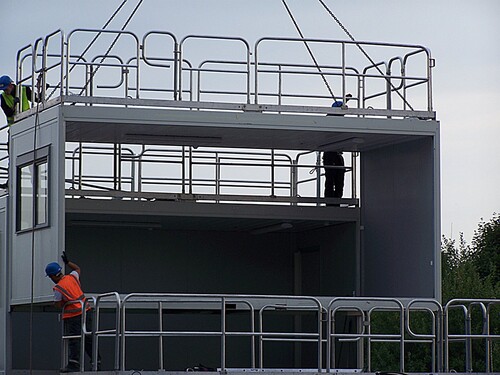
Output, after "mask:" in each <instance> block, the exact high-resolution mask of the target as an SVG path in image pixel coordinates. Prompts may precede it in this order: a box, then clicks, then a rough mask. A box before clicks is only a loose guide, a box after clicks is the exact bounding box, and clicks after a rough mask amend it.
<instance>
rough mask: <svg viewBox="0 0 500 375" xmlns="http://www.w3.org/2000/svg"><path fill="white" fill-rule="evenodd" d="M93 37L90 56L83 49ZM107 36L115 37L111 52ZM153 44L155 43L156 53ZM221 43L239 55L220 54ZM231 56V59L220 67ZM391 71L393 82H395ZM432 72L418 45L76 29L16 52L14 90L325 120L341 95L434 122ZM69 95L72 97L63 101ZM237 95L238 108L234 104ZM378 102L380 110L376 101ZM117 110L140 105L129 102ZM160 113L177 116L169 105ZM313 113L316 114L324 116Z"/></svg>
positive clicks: (358, 104)
mask: <svg viewBox="0 0 500 375" xmlns="http://www.w3.org/2000/svg"><path fill="white" fill-rule="evenodd" d="M91 37H94V40H93V41H92V48H86V49H84V48H82V45H83V46H84V45H85V43H86V41H87V39H88V38H91ZM106 37H114V38H115V40H114V41H113V43H111V46H110V45H109V43H107V42H106ZM155 39H161V41H162V42H163V43H162V44H160V47H158V44H155V43H154V42H155ZM165 39H166V42H165ZM54 40H57V44H55V42H54ZM95 41H97V43H94V42H95ZM304 43H308V44H311V45H314V46H315V49H317V50H318V55H319V56H323V55H327V56H329V57H328V64H325V63H321V61H318V66H316V65H314V66H313V65H312V64H311V63H310V61H308V59H309V57H305V55H301V53H303V52H304V51H303V50H302V49H303V44H304ZM115 44H116V46H115ZM228 44H232V45H237V44H239V45H241V46H242V48H241V49H238V48H233V47H234V46H232V47H231V48H228ZM193 45H195V46H196V47H197V48H194V47H192V46H193ZM199 45H201V47H200V48H198V46H199ZM358 46H361V47H363V48H364V49H365V50H366V49H369V50H371V51H370V52H372V53H373V55H374V56H376V57H375V58H376V60H377V61H379V62H378V63H376V64H372V63H367V61H366V58H365V57H360V56H358V55H357V51H358V48H357V47H358ZM89 47H90V45H89ZM113 48H114V49H115V50H119V51H120V53H119V54H117V53H116V51H114V50H113ZM56 49H57V50H56ZM81 50H84V51H83V52H80V51H81ZM200 51H201V52H200ZM277 51H279V53H276V52H277ZM230 54H232V55H233V56H234V57H233V58H228V57H227V56H228V55H230ZM283 56H293V57H289V58H285V57H283ZM304 60H305V61H304ZM347 61H349V65H347ZM208 65H212V66H215V67H208ZM396 66H397V67H399V70H400V73H397V74H394V71H395V70H398V69H396ZM433 66H434V60H433V59H432V57H431V54H430V51H429V50H428V49H427V48H425V47H423V46H419V45H406V44H395V43H377V42H352V41H345V40H328V39H301V38H283V37H264V38H261V39H259V40H258V41H257V42H256V43H255V44H254V46H253V47H251V45H250V43H249V42H248V41H246V40H245V39H244V38H241V37H226V36H207V35H188V36H186V37H184V38H183V39H182V40H181V41H180V42H178V39H177V37H176V36H175V35H174V34H173V33H171V32H168V31H150V32H148V33H146V34H145V35H144V36H143V37H142V38H139V37H138V36H137V35H135V34H134V33H132V32H129V31H117V30H99V29H76V30H73V31H71V32H70V33H68V34H67V35H66V34H65V33H64V32H63V31H61V30H57V31H55V32H53V33H51V34H49V35H47V36H46V37H44V38H39V39H37V40H36V41H35V42H33V43H32V44H28V45H26V46H24V47H23V48H21V49H20V50H19V51H18V54H17V77H16V82H17V83H18V84H24V85H30V86H31V87H32V89H33V92H37V93H40V98H39V101H40V103H45V101H47V100H49V99H50V98H51V97H52V96H53V95H54V94H56V96H57V93H58V95H59V96H60V97H61V98H62V99H63V101H65V102H66V101H67V102H68V103H71V102H72V100H73V101H77V100H78V98H79V97H82V96H90V97H92V96H100V95H101V96H105V97H113V98H123V99H127V98H128V99H131V93H133V97H134V98H135V99H145V98H149V99H156V97H155V95H157V94H165V93H168V94H169V95H171V96H170V97H171V98H172V99H173V101H181V100H183V99H184V96H185V95H184V94H185V93H187V94H189V95H188V100H189V101H190V103H191V104H190V105H191V107H192V108H196V109H200V108H202V107H200V106H199V104H197V103H200V102H202V101H203V100H204V98H203V95H204V94H213V95H217V96H219V97H220V98H221V99H220V101H222V102H224V103H228V104H234V103H244V104H245V105H249V106H250V107H248V109H249V110H260V111H275V112H282V111H284V112H286V111H287V109H288V110H289V111H292V112H304V113H329V112H328V111H332V110H331V108H330V105H331V101H332V100H333V99H337V100H340V99H343V100H344V102H345V99H346V95H347V93H354V95H353V98H352V102H351V103H355V105H354V107H353V111H351V112H352V115H357V116H366V115H373V116H385V117H394V116H397V117H407V116H410V117H411V116H413V117H419V118H434V117H435V116H434V114H433V113H432V111H433V107H432V70H431V68H432V67H433ZM78 68H80V69H78ZM100 69H108V70H109V69H112V70H114V71H117V72H118V77H119V78H118V80H117V81H116V82H114V83H113V84H110V83H109V78H106V77H107V75H106V74H101V73H98V71H99V70H100ZM163 71H164V72H166V73H162V72H163ZM82 73H83V74H82ZM214 73H216V74H220V75H222V76H221V79H213V80H208V79H203V80H202V76H203V77H205V76H207V74H214ZM155 77H162V78H161V79H156V80H155V86H156V87H151V86H149V85H148V84H147V83H143V81H144V82H146V81H147V80H148V79H149V80H153V79H154V78H155ZM241 77H243V79H241ZM319 78H324V79H325V80H327V81H328V82H329V85H330V86H332V87H334V88H335V90H334V92H335V94H334V95H335V97H334V98H332V97H331V96H332V95H331V94H327V93H325V88H324V82H322V80H321V79H319ZM46 83H50V88H51V89H52V92H51V93H50V94H49V95H46V93H45V91H46V89H47V88H46ZM380 85H383V86H385V88H384V89H382V90H380V89H379V87H380ZM228 86H230V87H231V88H227V87H228ZM224 87H226V88H224ZM419 87H423V88H425V94H424V95H420V94H419V95H413V96H412V95H411V92H414V89H415V88H419ZM75 89H77V90H78V91H79V92H78V93H76V94H78V95H75V96H74V98H73V99H71V98H69V97H68V96H70V95H71V94H74V93H73V92H72V91H71V90H75ZM98 90H104V91H98ZM141 92H144V93H145V94H147V96H144V95H143V94H141ZM213 95H212V97H213ZM238 96H239V97H242V98H244V99H243V100H238V99H236V102H235V97H238ZM266 98H268V99H269V98H272V100H271V103H272V104H273V105H276V106H277V107H273V105H269V104H266V103H265V102H266ZM381 98H382V99H384V98H385V101H382V102H380V101H378V100H377V99H381ZM395 98H396V99H398V100H399V102H398V103H396V102H395ZM284 99H286V102H287V103H286V104H285V100H284ZM410 99H411V100H410ZM193 100H196V101H195V102H193ZM311 101H313V105H312V106H311ZM399 103H400V104H399ZM35 104H36V101H35V100H34V99H33V103H32V105H35ZM91 104H92V103H90V105H91ZM122 105H126V106H129V105H141V104H134V102H133V101H130V100H129V101H124V102H123V104H122ZM164 105H166V106H168V105H170V106H173V107H175V103H168V102H165V103H164ZM252 105H253V106H255V105H256V106H257V107H252ZM297 106H298V108H294V107H297ZM308 106H310V107H313V108H311V109H307V107H308ZM282 107H285V108H282ZM318 107H324V109H323V112H322V110H321V109H320V108H318ZM235 108H239V110H241V109H242V108H243V109H244V108H247V107H235ZM395 108H398V109H397V110H394V109H395ZM354 109H358V111H354ZM368 109H373V110H386V111H388V112H380V111H379V112H377V111H371V112H370V111H368ZM413 112H414V113H413Z"/></svg>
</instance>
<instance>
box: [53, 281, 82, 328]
mask: <svg viewBox="0 0 500 375" xmlns="http://www.w3.org/2000/svg"><path fill="white" fill-rule="evenodd" d="M53 289H54V290H55V291H56V290H57V291H58V292H59V293H61V294H62V296H63V301H65V302H68V301H86V298H85V294H83V291H82V288H81V286H80V281H79V280H78V279H77V278H76V277H75V276H73V275H71V274H69V275H65V276H63V277H62V279H61V280H59V282H58V283H57V284H56V286H54V288H53ZM85 306H86V307H85V310H86V311H88V310H90V306H89V304H88V302H85ZM81 314H82V305H81V304H80V303H68V304H67V305H66V306H65V307H64V311H63V315H62V318H63V319H68V318H72V317H74V316H79V315H81Z"/></svg>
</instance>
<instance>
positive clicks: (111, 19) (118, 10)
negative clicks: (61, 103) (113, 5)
mask: <svg viewBox="0 0 500 375" xmlns="http://www.w3.org/2000/svg"><path fill="white" fill-rule="evenodd" d="M127 1H128V0H123V2H122V3H121V4H120V6H119V7H118V8H117V9H116V10H115V11H114V13H113V14H112V15H111V17H110V18H109V19H108V20H107V21H106V23H105V24H104V25H103V26H102V28H101V29H102V30H106V27H108V25H109V24H110V23H111V21H113V19H114V18H115V17H116V15H117V14H118V12H120V10H121V9H122V8H123V6H124V5H125V3H126V2H127ZM101 34H102V31H101V32H99V33H97V35H96V36H94V38H93V39H92V40H91V41H90V43H89V44H88V45H87V47H86V48H85V49H84V50H83V52H82V54H81V55H80V56H78V58H77V59H76V62H78V61H80V60H82V59H83V57H84V56H85V54H86V53H87V52H88V51H89V49H90V48H91V47H92V46H93V44H94V43H95V41H96V40H97V38H99V36H100V35H101ZM67 58H68V59H69V56H68V57H67ZM75 67H76V65H72V66H71V68H70V69H69V72H66V76H68V75H69V74H70V73H71V72H72V71H73V69H74V68H75ZM61 69H62V67H61ZM64 79H66V77H64ZM61 85H62V82H59V83H58V84H57V86H56V87H54V89H53V90H52V92H51V93H50V95H49V96H48V97H47V99H45V100H49V99H50V98H51V97H52V95H53V94H54V93H55V92H56V91H57V89H58V88H59V87H60V86H61Z"/></svg>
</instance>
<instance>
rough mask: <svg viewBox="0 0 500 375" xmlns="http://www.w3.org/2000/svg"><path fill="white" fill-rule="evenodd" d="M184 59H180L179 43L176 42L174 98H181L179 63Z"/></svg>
mask: <svg viewBox="0 0 500 375" xmlns="http://www.w3.org/2000/svg"><path fill="white" fill-rule="evenodd" d="M180 64H182V61H179V44H178V43H177V42H174V100H179V99H180V97H179V92H178V90H179V87H178V84H179V65H180Z"/></svg>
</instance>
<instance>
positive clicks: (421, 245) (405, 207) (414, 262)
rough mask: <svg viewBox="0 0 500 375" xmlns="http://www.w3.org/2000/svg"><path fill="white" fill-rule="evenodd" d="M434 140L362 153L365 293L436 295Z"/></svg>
mask: <svg viewBox="0 0 500 375" xmlns="http://www.w3.org/2000/svg"><path fill="white" fill-rule="evenodd" d="M435 152H436V151H435V149H434V143H433V138H432V137H425V138H421V139H418V140H415V141H411V142H406V143H402V144H398V145H393V146H386V147H381V148H378V149H375V150H372V151H367V152H363V153H362V155H361V205H362V208H361V213H362V222H361V224H362V228H363V230H362V231H361V233H362V259H361V261H362V270H363V271H362V272H363V295H365V296H378V297H381V296H386V297H429V298H433V297H435V295H434V292H435V290H436V288H435V283H436V282H437V280H438V275H436V274H435V267H434V262H435V252H436V251H439V249H436V245H435V244H436V240H435V238H436V237H435V236H436V233H435V227H436V226H435V223H436V220H438V219H436V217H435V212H436V210H435V204H436V203H435V202H437V201H438V200H437V198H436V197H435V191H436V189H435V183H438V181H436V182H434V181H435V171H434V166H435V157H436V156H435Z"/></svg>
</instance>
